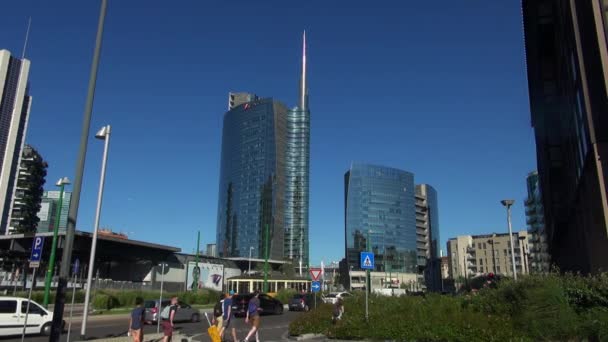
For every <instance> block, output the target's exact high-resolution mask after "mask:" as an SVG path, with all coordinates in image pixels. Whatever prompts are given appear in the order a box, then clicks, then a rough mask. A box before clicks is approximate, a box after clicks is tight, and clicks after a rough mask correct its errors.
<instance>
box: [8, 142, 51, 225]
mask: <svg viewBox="0 0 608 342" xmlns="http://www.w3.org/2000/svg"><path fill="white" fill-rule="evenodd" d="M47 167H48V164H47V163H46V162H45V161H44V160H43V159H42V156H41V155H40V154H39V153H38V151H36V150H35V149H34V148H33V147H31V146H29V145H27V146H26V147H25V148H24V149H23V155H22V158H21V165H20V170H23V171H25V172H24V173H22V174H21V173H20V176H19V177H18V179H17V187H18V188H19V189H24V190H23V191H22V192H21V191H20V194H19V195H20V196H21V197H20V202H22V204H21V205H20V206H19V208H20V209H19V211H18V212H19V214H18V217H19V218H20V220H19V223H18V224H17V225H16V226H15V230H16V232H18V233H33V232H36V228H37V227H38V222H40V219H39V218H38V211H40V207H41V206H40V203H41V202H42V194H43V192H44V188H43V187H44V184H45V182H46V169H47ZM59 210H60V208H59Z"/></svg>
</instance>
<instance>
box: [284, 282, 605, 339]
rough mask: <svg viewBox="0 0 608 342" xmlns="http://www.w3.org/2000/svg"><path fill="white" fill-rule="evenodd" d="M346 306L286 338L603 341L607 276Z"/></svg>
mask: <svg viewBox="0 0 608 342" xmlns="http://www.w3.org/2000/svg"><path fill="white" fill-rule="evenodd" d="M364 300H365V299H364V296H363V295H361V294H359V295H356V296H353V297H352V298H348V299H347V300H346V301H345V315H344V319H343V320H342V321H341V322H338V324H336V325H332V324H331V311H332V308H331V306H329V305H322V306H320V307H319V308H318V309H317V310H313V311H311V312H309V313H306V314H304V315H302V316H299V317H298V318H297V319H296V320H295V321H293V322H292V323H291V324H290V326H289V332H290V333H291V334H292V335H301V334H304V333H322V334H325V335H326V336H328V337H332V338H339V339H371V340H416V341H539V340H549V341H561V340H581V339H583V340H592V341H603V340H608V274H600V275H597V276H591V277H583V276H580V275H573V274H566V275H558V274H548V275H533V276H526V277H521V278H520V279H519V281H517V282H516V281H513V280H511V279H503V280H502V281H500V282H498V283H497V284H496V288H487V287H485V288H483V287H482V289H481V290H479V291H478V292H475V293H465V294H464V295H461V296H455V297H448V296H439V295H434V294H429V295H427V296H426V297H424V298H423V297H379V296H376V295H372V296H371V297H370V304H369V307H370V311H369V323H368V322H366V321H365V302H364Z"/></svg>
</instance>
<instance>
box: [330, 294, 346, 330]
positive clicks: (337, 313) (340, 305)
mask: <svg viewBox="0 0 608 342" xmlns="http://www.w3.org/2000/svg"><path fill="white" fill-rule="evenodd" d="M342 315H344V302H343V301H342V298H338V300H337V301H336V304H334V311H333V314H332V320H331V321H332V323H333V324H336V323H338V322H339V321H340V320H341V319H342Z"/></svg>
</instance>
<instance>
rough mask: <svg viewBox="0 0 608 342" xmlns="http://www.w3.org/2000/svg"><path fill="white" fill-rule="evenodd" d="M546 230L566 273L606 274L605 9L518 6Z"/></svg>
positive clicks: (539, 2)
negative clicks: (520, 10) (520, 8)
mask: <svg viewBox="0 0 608 342" xmlns="http://www.w3.org/2000/svg"><path fill="white" fill-rule="evenodd" d="M522 8H523V19H524V33H525V47H526V62H527V73H528V86H529V97H530V112H531V114H532V120H531V121H532V127H533V128H534V134H535V137H536V154H537V164H538V175H539V184H540V189H541V190H542V199H543V201H542V202H543V207H544V218H545V232H546V238H547V244H548V247H549V254H550V255H551V261H552V263H554V264H556V265H557V266H558V267H559V268H560V269H561V270H564V271H568V270H570V271H582V272H598V271H600V270H606V269H608V188H607V181H608V115H607V113H608V49H607V45H608V40H607V37H608V4H607V3H606V1H603V0H576V1H569V0H523V1H522Z"/></svg>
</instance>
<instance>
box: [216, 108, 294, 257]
mask: <svg viewBox="0 0 608 342" xmlns="http://www.w3.org/2000/svg"><path fill="white" fill-rule="evenodd" d="M286 118H287V107H285V106H284V105H283V104H281V103H279V102H277V101H275V100H273V99H271V98H266V99H261V100H256V101H253V102H247V103H245V104H241V105H239V106H237V107H235V108H233V109H231V110H230V111H228V112H227V113H226V114H225V115H224V128H223V134H222V161H221V170H220V192H219V205H218V222H217V227H218V229H217V246H218V253H219V256H220V257H239V256H240V257H246V256H249V249H250V248H251V247H253V251H252V254H253V256H255V257H263V256H264V254H263V252H264V245H263V240H264V239H263V237H264V234H265V231H264V230H265V229H266V225H268V230H269V236H270V237H271V238H270V252H269V256H270V258H272V259H279V260H280V259H282V258H283V243H284V240H283V236H284V234H283V227H284V217H285V214H284V213H285V209H284V208H285V201H284V193H285V192H284V191H285V180H286V179H285V172H284V169H285V167H284V165H285V149H286V144H285V138H286Z"/></svg>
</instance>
